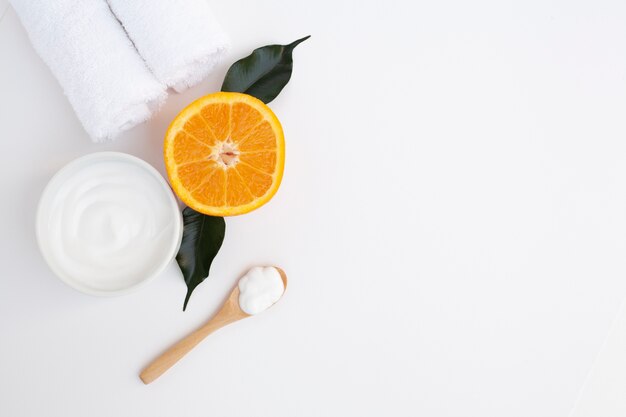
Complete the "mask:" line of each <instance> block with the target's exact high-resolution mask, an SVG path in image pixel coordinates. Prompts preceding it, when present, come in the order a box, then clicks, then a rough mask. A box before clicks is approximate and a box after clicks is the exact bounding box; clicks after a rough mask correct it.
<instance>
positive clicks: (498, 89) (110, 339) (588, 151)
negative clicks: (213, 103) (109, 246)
mask: <svg viewBox="0 0 626 417" xmlns="http://www.w3.org/2000/svg"><path fill="white" fill-rule="evenodd" d="M211 4H212V5H213V7H214V10H215V12H216V14H217V15H218V17H219V18H220V20H221V21H222V23H223V25H224V27H225V28H226V29H227V31H228V32H229V34H230V35H231V37H232V41H233V45H234V48H233V50H232V51H231V53H230V54H229V56H228V57H227V59H226V60H225V61H224V63H223V64H222V65H220V66H219V67H218V68H217V70H216V71H215V72H214V74H213V75H212V76H211V77H209V78H208V79H207V80H206V81H205V82H203V83H202V84H201V85H199V86H198V87H196V88H194V89H192V90H190V91H188V92H186V93H185V94H182V95H172V96H171V97H170V98H169V100H168V103H167V105H166V107H165V108H164V109H163V110H162V111H161V112H160V113H159V114H158V115H156V117H155V118H154V119H153V120H152V121H150V122H149V123H147V124H144V125H142V126H140V127H138V128H136V129H134V130H132V131H130V132H128V133H127V134H124V135H123V137H121V138H119V139H118V140H117V141H115V142H113V143H110V144H105V145H95V144H92V143H90V142H89V140H88V138H87V136H86V134H85V133H84V131H83V129H82V128H81V126H80V124H79V122H78V120H77V119H76V117H75V115H74V113H73V111H72V109H71V107H70V106H69V104H68V102H67V100H66V99H65V97H64V96H63V94H62V91H61V89H60V87H59V86H58V84H57V83H56V81H55V79H54V78H53V76H52V75H51V73H50V72H49V70H48V69H47V68H46V66H45V65H44V64H43V62H42V61H41V60H40V58H39V57H38V56H37V55H36V54H35V52H34V51H33V49H32V47H31V46H30V43H29V41H28V39H27V37H26V34H25V32H24V30H23V28H22V27H21V25H20V23H19V21H18V19H17V17H16V15H15V13H14V11H13V10H12V9H11V8H10V7H9V8H8V9H6V13H4V16H3V18H2V19H1V21H0V138H1V139H0V140H1V142H0V143H1V144H2V148H0V149H1V152H2V153H1V155H2V157H1V162H2V163H1V164H0V187H1V191H2V197H1V201H2V204H0V257H1V260H2V261H1V262H0V330H1V335H0V415H2V416H11V417H20V416H37V415H46V416H63V417H72V416H85V415H89V416H94V417H99V416H103V417H104V416H107V417H109V416H114V415H115V416H131V415H132V416H154V417H157V416H174V415H180V416H209V415H215V416H228V415H232V416H250V415H254V416H273V417H281V416H284V417H287V416H289V417H293V416H324V415H326V416H338V415H355V416H380V415H389V414H393V415H398V416H417V415H422V416H430V417H443V416H449V417H459V416H477V417H478V416H480V417H490V416H494V417H496V416H498V417H501V416H507V417H515V416H523V417H528V416H534V417H542V416H566V415H567V414H568V412H569V411H570V410H571V408H572V406H573V405H574V402H575V400H576V397H577V394H578V392H579V390H580V389H581V387H582V385H583V382H584V380H585V377H586V375H587V373H588V372H589V370H590V368H591V365H592V363H593V360H594V357H595V355H596V353H597V352H598V351H599V349H600V347H601V345H602V342H603V339H604V337H605V335H606V334H607V332H608V329H609V326H610V323H611V320H612V318H613V317H614V316H615V314H616V312H617V310H618V307H619V304H620V302H621V300H622V299H623V297H624V296H625V295H626V280H625V279H624V275H625V273H626V263H625V262H624V253H625V252H626V240H625V239H624V236H626V140H625V138H626V135H625V134H626V122H625V121H626V118H625V117H624V114H626V24H625V22H626V3H624V2H623V1H621V0H614V1H606V0H594V1H591V0H589V1H571V0H560V1H558V0H556V1H545V0H533V1H516V2H513V1H496V0H493V1H486V0H479V1H473V2H467V1H462V0H457V1H452V0H446V1H408V0H407V1H382V2H381V1H362V2H356V1H355V2H351V1H321V0H320V1H314V2H307V3H303V2H294V1H288V0H267V1H263V2H256V1H245V2H228V1H223V2H218V1H211ZM5 6H6V0H0V11H1V10H4V9H5V8H6V7H5ZM1 15H3V14H2V12H0V16H1ZM307 34H311V35H312V38H311V39H310V40H308V41H307V42H305V43H304V44H302V45H300V46H299V47H298V48H297V49H296V51H295V68H294V74H293V77H292V80H291V82H290V84H289V85H288V86H287V88H286V89H285V90H284V92H283V93H282V94H281V95H280V96H279V97H278V98H277V99H276V100H275V101H274V102H273V103H271V107H272V108H273V109H274V110H275V112H276V113H277V115H278V116H279V118H280V119H281V121H282V123H283V127H284V129H285V132H286V140H287V166H286V172H285V178H284V182H283V184H282V187H281V189H280V191H279V192H278V194H277V195H276V197H275V198H274V199H273V200H272V201H271V202H270V203H269V204H268V205H267V206H265V207H263V208H261V209H259V210H258V211H255V212H254V213H251V214H249V215H246V216H243V217H237V218H231V219H228V220H227V233H226V240H225V242H224V246H223V248H222V250H221V252H220V254H219V255H218V257H217V258H216V260H215V262H214V266H213V268H212V271H211V277H210V278H209V279H208V280H207V281H205V283H203V284H202V285H201V286H200V287H198V289H197V290H196V291H195V293H194V295H193V297H192V299H191V302H190V305H189V307H188V309H187V312H185V313H183V312H182V311H181V305H182V301H183V297H184V295H185V285H184V283H183V280H182V278H181V275H180V272H179V271H178V270H177V267H176V266H175V265H172V267H171V268H170V269H168V270H167V272H166V273H164V274H163V275H162V276H160V277H159V278H158V279H157V280H155V281H154V282H153V283H152V284H150V285H149V286H147V287H145V288H143V289H141V290H140V291H138V292H136V293H134V294H132V295H128V296H125V297H120V298H112V299H100V298H93V297H89V296H86V295H82V294H80V293H77V292H75V291H74V290H72V289H70V288H68V287H66V286H65V285H64V284H62V283H61V282H60V281H59V280H57V279H56V278H55V277H54V276H53V275H52V273H51V272H50V271H49V270H48V268H47V267H46V265H45V264H44V262H43V260H42V258H41V257H40V255H39V253H38V250H37V247H36V243H35V238H34V216H35V207H36V203H37V200H38V198H39V195H40V193H41V191H42V189H43V187H44V186H45V184H46V182H47V180H48V179H49V178H50V176H51V175H52V174H53V173H54V172H55V171H56V170H58V169H59V168H60V167H62V166H63V165H64V164H66V163H67V162H69V161H70V160H72V159H74V158H76V157H78V156H81V155H84V154H86V153H89V152H95V151H103V150H118V151H125V152H129V153H131V154H133V155H137V156H139V157H141V158H143V159H145V160H147V161H148V162H150V163H151V164H153V165H154V166H155V167H157V168H158V169H159V170H161V171H162V172H163V161H162V158H161V146H162V138H163V135H164V132H165V129H166V127H167V125H168V123H169V122H170V121H171V120H172V118H173V117H174V116H175V115H176V113H177V112H178V111H179V110H180V109H182V108H183V107H184V106H185V105H186V104H187V103H189V102H190V101H191V100H193V99H195V98H197V97H199V96H202V95H204V94H207V93H209V92H212V91H215V90H217V89H219V86H220V84H221V80H222V79H223V76H224V74H225V72H226V70H227V68H228V66H229V65H230V63H232V62H233V61H234V60H236V59H238V58H240V57H242V56H244V55H247V54H248V53H249V52H250V51H251V50H252V49H254V48H255V47H258V46H261V45H265V44H268V43H287V42H290V41H292V40H294V39H296V38H298V37H301V36H303V35H307ZM259 263H261V264H277V265H280V266H282V267H283V268H284V269H285V270H286V271H287V273H288V275H289V289H288V292H287V293H286V295H285V298H284V299H283V300H282V301H281V302H280V304H278V305H277V306H276V307H274V308H272V310H270V311H268V312H267V313H264V314H263V315H261V316H258V317H254V318H252V319H248V320H245V321H243V322H240V323H237V324H235V325H233V326H231V327H229V328H225V329H223V330H222V331H220V332H218V333H216V334H214V335H212V336H211V337H210V338H209V339H207V340H206V341H205V343H203V344H202V345H201V346H199V347H198V348H197V349H196V350H195V351H193V352H192V353H191V354H190V355H189V356H188V357H186V358H185V359H184V360H183V361H182V362H181V363H179V364H178V365H177V366H176V367H175V368H174V369H172V370H171V371H170V372H169V373H167V374H166V375H164V376H163V377H162V378H161V379H160V380H158V381H157V382H155V383H154V384H152V385H150V386H144V385H143V384H142V383H141V382H140V380H139V379H138V377H137V375H138V373H139V371H140V370H141V369H142V367H143V366H145V365H146V364H147V363H148V362H149V361H150V360H151V359H153V358H154V357H155V356H156V355H157V354H159V353H160V352H161V351H163V350H164V349H165V348H166V347H168V346H169V345H170V344H171V343H173V342H175V341H176V340H177V339H179V338H180V337H182V336H183V335H185V334H186V333H187V332H189V331H190V330H192V329H194V328H195V327H196V326H198V325H199V324H200V323H202V322H203V321H204V320H205V319H207V318H208V317H209V316H210V315H211V314H212V313H213V312H214V311H215V310H216V308H217V306H218V305H219V304H220V303H221V301H222V300H223V298H224V297H225V296H226V294H227V293H228V292H229V291H230V289H231V287H232V286H233V285H234V283H235V282H236V279H237V278H238V277H239V276H240V275H241V274H242V273H243V272H244V271H245V270H246V269H247V268H248V267H249V266H251V265H255V264H259Z"/></svg>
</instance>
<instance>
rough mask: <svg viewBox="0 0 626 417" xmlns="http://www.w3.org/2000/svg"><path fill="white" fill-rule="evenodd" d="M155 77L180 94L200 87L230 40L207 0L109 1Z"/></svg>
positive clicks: (220, 57) (222, 54)
mask: <svg viewBox="0 0 626 417" xmlns="http://www.w3.org/2000/svg"><path fill="white" fill-rule="evenodd" d="M108 2H109V5H110V6H111V10H113V13H114V14H115V15H116V16H117V18H118V19H119V20H120V22H121V23H122V25H123V26H124V29H125V30H126V33H128V36H129V37H130V39H131V40H132V41H133V43H134V44H135V47H136V48H137V50H138V51H139V54H140V55H141V56H142V57H143V59H144V60H145V61H146V63H147V64H148V67H150V69H151V70H152V72H153V73H154V75H155V76H156V77H157V78H158V79H159V81H161V82H162V83H164V84H166V85H167V86H168V87H172V88H174V90H176V91H178V92H181V91H183V90H185V89H187V88H188V87H191V86H193V85H195V84H197V83H199V82H200V81H201V80H202V79H203V78H205V77H206V76H207V75H208V74H209V73H210V72H211V70H213V68H214V67H215V65H217V64H218V63H219V62H220V61H221V59H222V58H223V56H224V54H225V53H226V51H227V50H228V47H229V42H228V38H227V36H226V35H225V33H224V32H223V31H222V29H221V27H220V25H219V23H218V22H217V20H216V19H215V17H214V16H213V12H212V11H211V9H210V8H209V5H208V4H207V3H206V0H132V1H129V0H108Z"/></svg>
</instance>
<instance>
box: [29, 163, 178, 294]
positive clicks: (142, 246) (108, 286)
mask: <svg viewBox="0 0 626 417" xmlns="http://www.w3.org/2000/svg"><path fill="white" fill-rule="evenodd" d="M37 220H38V221H37V223H38V224H37V232H38V240H39V245H40V248H41V251H42V253H43V255H44V258H45V259H46V261H47V262H48V264H49V265H50V267H51V268H52V270H53V271H54V272H55V273H56V274H57V275H58V276H59V277H60V278H61V279H62V280H63V281H65V282H66V283H68V284H69V285H71V286H73V287H75V288H77V289H79V290H81V291H83V292H87V293H92V294H100V295H106V294H110V293H119V292H125V291H127V290H129V289H131V288H133V287H136V286H137V285H139V284H140V283H142V282H143V281H145V280H147V279H149V278H151V277H153V276H155V275H156V274H158V273H159V272H161V270H163V269H164V268H165V266H166V265H167V264H168V263H169V262H171V260H172V259H173V257H174V255H175V254H176V251H177V250H178V247H179V245H180V239H181V232H182V226H181V217H180V211H179V210H178V206H177V204H176V200H175V198H174V196H173V195H172V192H171V190H170V189H169V186H168V185H167V183H166V182H165V180H164V179H163V177H161V175H160V174H159V173H158V172H157V171H156V170H155V169H154V168H152V167H151V166H150V165H148V164H147V163H146V162H144V161H142V160H141V159H138V158H135V157H133V156H131V155H127V154H122V153H115V152H101V153H96V154H90V155H87V156H85V157H83V158H79V159H77V160H75V161H73V162H72V163H70V164H69V165H67V166H66V167H65V168H63V169H62V170H61V171H59V173H57V175H55V176H54V177H53V179H52V180H51V181H50V183H49V184H48V186H47V187H46V190H45V191H44V195H43V196H42V199H41V202H40V206H39V210H38V219H37Z"/></svg>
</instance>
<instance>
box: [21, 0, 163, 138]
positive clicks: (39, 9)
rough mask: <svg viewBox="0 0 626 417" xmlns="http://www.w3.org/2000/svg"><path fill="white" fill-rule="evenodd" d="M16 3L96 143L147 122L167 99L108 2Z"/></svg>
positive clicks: (58, 0) (33, 40) (36, 45)
mask: <svg viewBox="0 0 626 417" xmlns="http://www.w3.org/2000/svg"><path fill="white" fill-rule="evenodd" d="M11 4H12V5H13V7H14V9H15V11H16V12H17V14H18V16H19V18H20V20H21V21H22V24H23V25H24V27H25V28H26V31H27V32H28V36H29V37H30V40H31V43H32V44H33V46H34V48H35V50H36V51H37V52H38V53H39V55H40V56H41V58H42V59H43V60H44V62H45V63H46V64H47V65H48V67H50V69H51V70H52V73H53V74H54V75H55V77H56V78H57V80H58V81H59V84H61V87H62V88H63V91H64V92H65V95H66V96H67V98H68V99H69V101H70V103H71V104H72V107H74V111H75V112H76V114H77V116H78V118H79V119H80V121H81V122H82V124H83V126H84V128H85V130H86V131H87V133H89V135H90V136H91V138H92V139H93V140H94V141H96V142H100V141H104V140H108V139H113V138H114V137H115V136H117V135H118V134H119V133H120V132H122V131H124V130H126V129H129V128H131V127H133V126H135V125H136V124H138V123H141V122H143V121H144V120H146V119H148V118H149V117H150V115H151V114H152V112H153V111H154V110H155V109H156V108H157V107H158V106H159V105H160V103H161V102H162V101H163V100H165V97H166V96H167V94H166V91H165V87H164V86H163V85H162V84H161V83H159V82H158V81H157V79H156V78H155V77H154V75H153V74H152V73H151V72H150V70H149V69H148V68H147V67H146V65H145V63H144V62H143V60H142V59H141V57H140V56H139V54H138V53H137V51H136V50H135V48H134V47H133V44H132V42H131V41H130V40H129V39H128V37H127V36H126V33H125V32H124V29H123V28H122V26H121V25H120V24H119V22H118V21H117V19H116V18H115V16H114V15H113V13H112V12H111V10H110V8H109V6H108V5H107V3H106V1H105V0H49V1H38V0H11Z"/></svg>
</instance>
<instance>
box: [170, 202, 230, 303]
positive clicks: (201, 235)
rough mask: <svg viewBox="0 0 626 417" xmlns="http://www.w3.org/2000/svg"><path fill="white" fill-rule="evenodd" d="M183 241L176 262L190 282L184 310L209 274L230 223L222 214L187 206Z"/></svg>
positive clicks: (186, 281) (184, 216) (184, 217)
mask: <svg viewBox="0 0 626 417" xmlns="http://www.w3.org/2000/svg"><path fill="white" fill-rule="evenodd" d="M183 224H184V227H183V241H182V243H181V244H180V250H179V251H178V255H176V262H178V265H179V266H180V270H181V271H182V272H183V276H184V277H185V283H187V296H186V297H185V303H184V304H183V311H185V309H186V308H187V302H188V301H189V297H191V293H192V292H193V290H194V289H195V288H196V287H197V286H198V285H200V283H202V281H204V279H205V278H206V277H208V276H209V269H210V268H211V262H213V258H215V255H217V252H219V250H220V247H222V242H223V241H224V232H225V231H226V223H225V222H224V219H223V218H222V217H212V216H207V215H206V214H202V213H198V212H197V211H195V210H193V209H191V208H189V207H185V209H184V210H183Z"/></svg>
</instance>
